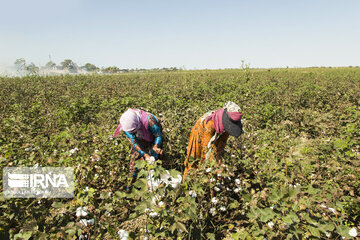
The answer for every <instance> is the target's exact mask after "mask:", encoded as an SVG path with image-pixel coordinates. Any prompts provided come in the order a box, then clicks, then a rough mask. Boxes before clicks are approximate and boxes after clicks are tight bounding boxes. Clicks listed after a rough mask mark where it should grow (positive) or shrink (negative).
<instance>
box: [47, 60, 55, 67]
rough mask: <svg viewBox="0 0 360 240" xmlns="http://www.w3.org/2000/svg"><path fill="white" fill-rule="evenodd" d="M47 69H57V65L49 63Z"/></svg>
mask: <svg viewBox="0 0 360 240" xmlns="http://www.w3.org/2000/svg"><path fill="white" fill-rule="evenodd" d="M45 67H46V68H47V69H55V67H56V64H55V63H54V62H53V61H48V62H47V63H46V65H45Z"/></svg>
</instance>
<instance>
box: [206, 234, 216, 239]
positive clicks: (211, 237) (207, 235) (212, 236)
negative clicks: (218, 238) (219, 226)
mask: <svg viewBox="0 0 360 240" xmlns="http://www.w3.org/2000/svg"><path fill="white" fill-rule="evenodd" d="M206 237H207V239H209V240H215V234H213V233H207V234H206Z"/></svg>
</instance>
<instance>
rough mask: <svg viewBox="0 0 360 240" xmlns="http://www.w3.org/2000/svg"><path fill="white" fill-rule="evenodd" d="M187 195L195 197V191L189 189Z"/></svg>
mask: <svg viewBox="0 0 360 240" xmlns="http://www.w3.org/2000/svg"><path fill="white" fill-rule="evenodd" d="M189 196H191V197H193V198H196V197H197V194H196V192H195V191H192V190H191V191H189Z"/></svg>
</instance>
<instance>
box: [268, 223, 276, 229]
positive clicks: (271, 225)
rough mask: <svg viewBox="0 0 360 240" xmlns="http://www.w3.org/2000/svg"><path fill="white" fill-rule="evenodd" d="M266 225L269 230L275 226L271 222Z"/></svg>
mask: <svg viewBox="0 0 360 240" xmlns="http://www.w3.org/2000/svg"><path fill="white" fill-rule="evenodd" d="M267 225H268V226H269V228H273V227H274V226H275V223H273V222H268V224H267Z"/></svg>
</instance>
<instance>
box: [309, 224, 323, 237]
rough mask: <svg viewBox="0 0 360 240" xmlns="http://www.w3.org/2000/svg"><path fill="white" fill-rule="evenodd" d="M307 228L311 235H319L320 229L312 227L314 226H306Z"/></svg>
mask: <svg viewBox="0 0 360 240" xmlns="http://www.w3.org/2000/svg"><path fill="white" fill-rule="evenodd" d="M308 229H309V231H310V233H311V235H313V236H315V237H318V238H319V237H320V231H319V229H318V228H314V227H312V226H308Z"/></svg>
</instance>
